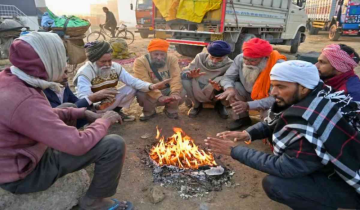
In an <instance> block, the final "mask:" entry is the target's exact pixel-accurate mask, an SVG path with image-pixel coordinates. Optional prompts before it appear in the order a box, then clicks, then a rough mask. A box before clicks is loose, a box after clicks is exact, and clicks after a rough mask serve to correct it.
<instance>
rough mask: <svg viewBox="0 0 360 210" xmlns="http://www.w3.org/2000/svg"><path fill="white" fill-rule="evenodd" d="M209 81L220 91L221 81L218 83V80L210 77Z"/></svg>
mask: <svg viewBox="0 0 360 210" xmlns="http://www.w3.org/2000/svg"><path fill="white" fill-rule="evenodd" d="M209 83H210V84H211V85H212V86H213V88H214V89H215V90H217V91H220V90H221V89H222V87H221V85H220V83H218V82H215V81H213V80H211V79H209Z"/></svg>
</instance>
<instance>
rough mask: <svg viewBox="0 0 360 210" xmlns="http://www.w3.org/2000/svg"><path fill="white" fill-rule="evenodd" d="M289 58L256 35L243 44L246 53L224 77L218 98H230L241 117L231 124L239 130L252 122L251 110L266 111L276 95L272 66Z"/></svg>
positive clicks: (235, 60)
mask: <svg viewBox="0 0 360 210" xmlns="http://www.w3.org/2000/svg"><path fill="white" fill-rule="evenodd" d="M284 60H286V57H285V56H284V55H281V54H280V53H279V52H278V51H276V50H273V48H272V46H271V45H270V44H269V42H267V41H265V40H262V39H259V38H253V39H250V40H249V41H248V42H245V43H244V44H243V54H240V55H238V56H236V58H235V59H234V63H233V64H232V65H231V67H230V68H229V69H228V70H227V71H226V73H225V75H224V76H223V78H222V79H221V82H220V84H221V86H222V87H223V88H224V92H223V93H222V94H220V95H218V96H217V98H218V99H221V100H227V101H229V102H230V105H231V106H232V109H233V111H234V113H235V114H236V115H238V116H237V117H235V118H238V119H237V120H235V121H234V122H232V123H231V124H230V126H229V127H228V128H229V129H230V130H237V129H239V128H241V127H242V126H246V125H250V124H251V119H250V117H249V113H248V111H249V110H259V111H261V112H262V116H263V117H264V116H265V115H266V110H268V109H269V108H270V107H271V105H272V104H273V103H274V101H275V99H274V98H273V97H272V96H270V95H269V92H270V70H271V68H272V67H273V66H274V65H275V64H276V63H278V62H282V61H284Z"/></svg>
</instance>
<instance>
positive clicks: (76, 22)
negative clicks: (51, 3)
mask: <svg viewBox="0 0 360 210" xmlns="http://www.w3.org/2000/svg"><path fill="white" fill-rule="evenodd" d="M43 18H50V19H52V20H53V21H54V22H53V23H52V25H51V27H60V28H63V27H64V25H65V22H66V20H67V19H69V22H68V24H67V27H81V26H88V25H89V24H90V23H89V22H88V21H86V20H83V19H81V18H79V17H76V16H70V17H66V16H65V15H64V16H61V17H58V16H56V15H55V14H54V13H53V12H51V11H50V10H49V9H47V14H46V15H45V14H44V16H43ZM42 22H43V21H42ZM43 27H44V26H43Z"/></svg>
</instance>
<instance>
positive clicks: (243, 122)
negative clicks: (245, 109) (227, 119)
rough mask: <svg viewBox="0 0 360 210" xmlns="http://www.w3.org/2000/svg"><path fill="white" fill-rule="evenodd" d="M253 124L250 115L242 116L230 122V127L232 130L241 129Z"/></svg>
mask: <svg viewBox="0 0 360 210" xmlns="http://www.w3.org/2000/svg"><path fill="white" fill-rule="evenodd" d="M248 125H251V119H250V117H245V118H241V119H238V120H235V121H233V122H231V123H230V125H229V126H227V127H228V129H229V130H231V131H236V130H239V129H240V128H241V127H243V126H248Z"/></svg>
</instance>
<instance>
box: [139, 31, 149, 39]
mask: <svg viewBox="0 0 360 210" xmlns="http://www.w3.org/2000/svg"><path fill="white" fill-rule="evenodd" d="M140 36H141V38H143V39H146V38H148V37H149V33H148V32H145V31H141V32H140Z"/></svg>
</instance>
